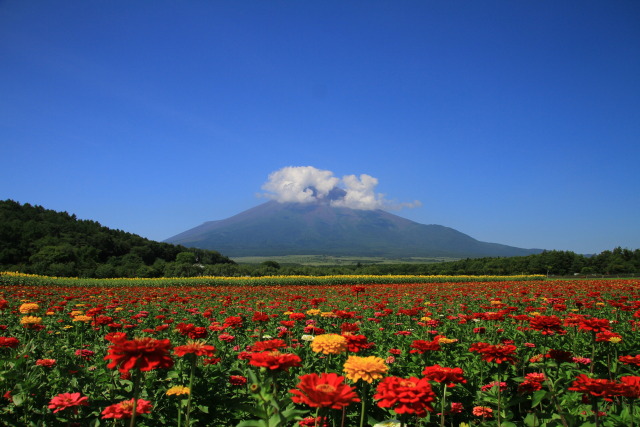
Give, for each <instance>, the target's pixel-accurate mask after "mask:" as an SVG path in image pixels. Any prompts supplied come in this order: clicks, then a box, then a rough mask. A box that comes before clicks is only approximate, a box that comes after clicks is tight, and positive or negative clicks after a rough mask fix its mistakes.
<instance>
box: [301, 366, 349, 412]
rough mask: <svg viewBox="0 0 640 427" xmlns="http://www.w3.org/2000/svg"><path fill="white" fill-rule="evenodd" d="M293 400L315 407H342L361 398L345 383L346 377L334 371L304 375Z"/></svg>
mask: <svg viewBox="0 0 640 427" xmlns="http://www.w3.org/2000/svg"><path fill="white" fill-rule="evenodd" d="M299 378H300V383H299V384H298V385H297V386H296V387H297V388H296V389H291V390H289V392H290V393H291V394H293V397H291V400H293V401H294V402H295V403H304V404H306V405H309V406H311V407H313V408H332V409H342V408H344V407H347V406H349V405H350V404H351V403H352V402H359V401H360V399H359V398H358V395H357V394H356V392H355V390H354V388H353V387H351V386H350V385H347V384H345V383H344V377H343V376H341V375H338V374H336V373H334V372H331V373H328V374H327V373H324V372H323V373H322V374H320V375H319V376H318V374H315V373H312V374H308V375H302V376H301V377H299Z"/></svg>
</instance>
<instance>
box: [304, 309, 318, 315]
mask: <svg viewBox="0 0 640 427" xmlns="http://www.w3.org/2000/svg"><path fill="white" fill-rule="evenodd" d="M320 313H321V311H320V310H318V309H317V308H310V309H309V310H307V314H308V315H309V316H317V315H318V314H320Z"/></svg>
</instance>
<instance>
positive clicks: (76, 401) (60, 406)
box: [49, 393, 89, 414]
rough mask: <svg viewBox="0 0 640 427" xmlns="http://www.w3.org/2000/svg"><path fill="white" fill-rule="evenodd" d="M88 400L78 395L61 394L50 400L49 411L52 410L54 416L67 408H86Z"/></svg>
mask: <svg viewBox="0 0 640 427" xmlns="http://www.w3.org/2000/svg"><path fill="white" fill-rule="evenodd" d="M88 400H89V398H88V397H86V396H82V395H81V394H80V393H61V394H59V395H57V396H56V397H54V398H53V399H51V401H50V402H49V409H53V413H54V414H55V413H56V412H58V411H62V410H64V409H67V408H73V407H76V406H87V405H88V404H89V401H88Z"/></svg>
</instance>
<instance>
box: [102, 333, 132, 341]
mask: <svg viewBox="0 0 640 427" xmlns="http://www.w3.org/2000/svg"><path fill="white" fill-rule="evenodd" d="M104 339H105V340H107V341H109V342H110V343H116V342H118V341H124V340H126V339H127V334H126V333H125V332H109V333H108V334H107V335H105V336H104Z"/></svg>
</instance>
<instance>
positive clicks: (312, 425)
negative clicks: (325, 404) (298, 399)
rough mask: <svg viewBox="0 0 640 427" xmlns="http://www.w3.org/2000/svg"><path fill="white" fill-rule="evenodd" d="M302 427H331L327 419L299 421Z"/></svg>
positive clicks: (308, 418) (312, 418)
mask: <svg viewBox="0 0 640 427" xmlns="http://www.w3.org/2000/svg"><path fill="white" fill-rule="evenodd" d="M298 425H299V426H300V427H329V424H328V423H327V419H326V418H325V417H318V418H314V417H307V418H304V419H302V420H300V421H298Z"/></svg>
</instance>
